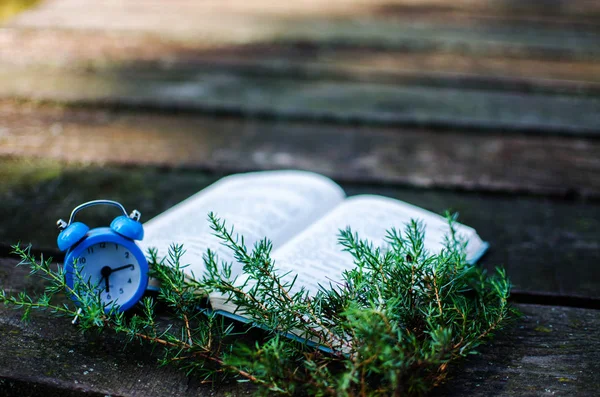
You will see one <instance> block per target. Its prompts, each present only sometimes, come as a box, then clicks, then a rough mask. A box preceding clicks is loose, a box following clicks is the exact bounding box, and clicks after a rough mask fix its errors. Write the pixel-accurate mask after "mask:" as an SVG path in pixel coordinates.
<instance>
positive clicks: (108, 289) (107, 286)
mask: <svg viewBox="0 0 600 397" xmlns="http://www.w3.org/2000/svg"><path fill="white" fill-rule="evenodd" d="M102 279H104V281H105V283H106V284H105V285H106V292H110V285H109V282H108V277H105V276H102V278H101V279H100V282H102Z"/></svg>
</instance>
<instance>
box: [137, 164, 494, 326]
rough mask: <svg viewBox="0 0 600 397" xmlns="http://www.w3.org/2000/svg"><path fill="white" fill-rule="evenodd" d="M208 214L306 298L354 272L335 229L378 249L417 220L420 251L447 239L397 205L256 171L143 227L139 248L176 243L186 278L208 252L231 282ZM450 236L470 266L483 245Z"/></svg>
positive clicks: (441, 225)
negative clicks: (262, 249)
mask: <svg viewBox="0 0 600 397" xmlns="http://www.w3.org/2000/svg"><path fill="white" fill-rule="evenodd" d="M211 211H212V212H214V213H215V214H216V215H217V216H218V217H219V218H221V219H223V220H225V221H226V222H227V224H228V225H229V226H234V228H235V232H236V233H238V234H240V235H243V236H244V239H245V243H246V245H247V246H248V247H249V248H251V247H252V246H253V245H254V243H255V242H256V241H258V240H260V239H263V238H265V237H267V238H269V239H270V240H271V241H272V243H273V252H272V258H273V259H274V260H275V267H276V268H277V269H279V271H281V274H285V273H288V272H289V273H292V274H297V275H298V277H297V279H296V283H295V286H297V287H300V286H304V287H305V288H306V289H307V290H308V291H309V292H311V293H314V292H316V291H317V290H318V289H319V285H325V286H326V285H329V284H330V283H332V282H333V283H335V282H339V281H342V277H341V275H342V272H343V271H344V270H346V269H350V268H352V267H353V266H354V264H353V258H352V256H351V255H350V254H349V253H347V252H343V251H342V247H341V246H340V245H339V244H338V242H337V240H338V235H339V231H340V229H345V228H346V227H347V226H350V227H351V229H352V231H353V232H356V233H358V235H359V237H360V238H361V239H366V240H369V241H371V242H372V243H373V244H374V245H375V246H383V244H384V237H385V235H386V231H387V230H389V229H391V228H392V227H395V228H396V229H400V230H403V229H404V225H405V224H406V223H408V222H409V221H410V220H411V219H418V220H420V221H422V222H423V224H424V225H425V248H426V249H427V250H429V251H430V252H437V251H439V250H441V249H442V247H443V241H444V236H445V235H446V234H448V232H449V227H448V223H447V221H446V219H445V218H443V217H441V216H439V215H436V214H434V213H431V212H429V211H426V210H424V209H422V208H419V207H416V206H414V205H411V204H408V203H405V202H402V201H399V200H395V199H391V198H387V197H383V196H375V195H359V196H354V197H349V198H347V197H346V195H345V193H344V191H343V190H342V188H341V187H340V186H338V185H337V184H336V183H334V182H333V181H332V180H331V179H329V178H326V177H324V176H322V175H319V174H315V173H311V172H305V171H263V172H253V173H247V174H238V175H232V176H228V177H226V178H223V179H221V180H220V181H218V182H217V183H215V184H213V185H211V186H209V187H208V188H206V189H204V190H202V191H200V192H199V193H197V194H195V195H193V196H192V197H190V198H188V199H187V200H185V201H183V202H181V203H179V204H178V205H176V206H174V207H173V208H171V209H169V210H168V211H166V212H164V213H162V214H160V215H158V216H157V217H155V218H154V219H152V220H150V221H148V222H147V223H146V224H144V229H145V234H146V236H145V238H144V241H143V244H142V248H144V249H145V248H149V247H155V248H157V249H158V251H159V255H165V254H166V252H167V249H168V247H169V246H170V245H171V244H173V243H177V244H183V245H184V248H185V250H186V253H185V255H184V257H183V263H189V264H190V266H189V267H187V268H186V271H188V272H189V274H190V275H191V274H192V273H193V274H196V275H200V274H202V273H203V272H204V269H203V265H204V262H203V254H205V253H206V249H207V248H210V249H211V250H213V251H215V252H216V253H217V255H218V257H219V259H220V260H225V261H227V262H233V266H232V276H233V277H235V276H240V277H243V275H242V274H241V272H242V269H241V265H240V264H236V263H235V261H234V259H233V256H232V253H231V252H230V250H228V249H227V248H225V247H223V246H221V245H220V242H219V240H218V239H217V238H216V237H215V236H213V234H212V230H211V229H210V225H209V222H208V220H207V215H208V213H209V212H211ZM455 230H456V232H457V234H458V235H460V236H462V238H464V239H466V240H467V241H468V245H467V252H466V253H467V259H468V260H469V261H470V262H475V261H476V260H477V259H479V258H480V257H481V255H483V253H484V252H485V251H486V249H487V247H488V244H487V243H485V242H484V241H482V240H481V238H480V237H479V236H478V235H477V233H476V232H475V230H474V229H472V228H470V227H468V226H465V225H461V224H456V225H455ZM209 299H210V302H211V305H212V307H213V309H214V310H220V311H222V312H223V314H229V315H230V317H234V318H238V319H240V318H239V315H235V313H236V308H235V307H231V305H230V304H229V303H228V302H227V299H226V298H224V297H222V296H212V295H211V296H209Z"/></svg>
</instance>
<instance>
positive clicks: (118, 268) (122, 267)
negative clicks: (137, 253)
mask: <svg viewBox="0 0 600 397" xmlns="http://www.w3.org/2000/svg"><path fill="white" fill-rule="evenodd" d="M129 268H134V266H133V264H129V265H125V266H121V267H117V268H116V269H112V272H113V273H114V272H118V271H119V270H124V269H129Z"/></svg>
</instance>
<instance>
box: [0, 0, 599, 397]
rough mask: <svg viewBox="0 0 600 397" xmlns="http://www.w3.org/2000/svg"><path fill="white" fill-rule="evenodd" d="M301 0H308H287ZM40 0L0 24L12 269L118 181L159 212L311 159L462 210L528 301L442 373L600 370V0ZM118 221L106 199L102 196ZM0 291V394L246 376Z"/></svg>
mask: <svg viewBox="0 0 600 397" xmlns="http://www.w3.org/2000/svg"><path fill="white" fill-rule="evenodd" d="M288 3H289V2H288ZM288 3H281V4H279V3H278V4H277V5H273V2H267V1H263V0H258V1H253V2H248V1H241V0H240V1H238V0H235V1H231V2H219V1H205V2H193V1H187V0H171V1H169V2H166V1H160V0H153V1H138V0H132V1H128V2H127V3H123V2H120V1H116V0H106V1H102V2H87V1H83V0H54V1H50V0H48V1H42V2H41V3H39V4H38V5H37V6H36V7H35V8H33V9H31V10H29V11H27V12H24V13H22V14H20V15H18V16H17V17H15V18H14V19H12V20H11V21H9V22H8V23H7V24H6V25H5V26H3V27H2V28H0V81H1V82H2V83H1V84H0V182H1V187H0V202H1V203H2V205H1V206H0V219H1V220H2V221H1V222H0V287H2V288H4V289H8V290H11V291H20V290H28V291H36V290H39V289H40V288H41V286H40V285H39V284H37V283H35V282H34V280H32V279H30V278H28V277H27V271H26V269H23V268H16V267H15V264H16V260H15V259H14V258H12V257H10V255H9V251H10V249H9V245H10V244H13V243H16V242H18V241H21V242H31V243H32V244H33V247H34V249H35V250H36V252H39V253H44V254H45V255H53V256H54V257H55V259H57V260H60V254H59V253H58V252H57V250H56V249H55V238H56V229H55V227H54V222H55V221H56V219H58V218H59V217H65V216H66V215H68V213H69V212H70V210H71V209H72V208H73V207H74V206H76V205H77V204H80V203H81V202H84V201H86V200H90V199H95V198H99V197H110V198H113V199H116V200H119V201H121V202H123V204H125V205H126V206H127V207H136V208H138V209H139V210H140V211H141V212H142V214H143V216H144V219H149V218H150V217H152V216H154V215H156V214H158V213H160V212H162V211H164V210H166V209H167V208H169V207H170V206H172V205H173V204H175V203H177V202H179V201H180V200H182V199H184V198H185V197H187V196H189V195H190V194H192V193H194V192H196V191H198V190H200V189H202V188H204V187H205V186H207V185H209V184H210V183H212V182H214V181H215V180H217V179H218V178H220V177H221V176H224V175H227V174H230V173H234V172H241V171H248V170H257V169H277V168H300V169H307V170H312V171H316V172H320V173H323V174H326V175H328V176H331V177H332V178H334V179H335V180H336V181H338V182H339V183H340V184H341V185H342V186H343V187H344V189H345V190H346V191H347V192H348V193H349V194H357V193H370V192H372V193H378V194H384V195H388V196H391V197H397V198H400V199H402V200H405V201H408V202H412V203H415V204H417V205H419V206H422V207H425V208H428V209H430V210H433V211H436V212H441V211H443V210H445V209H452V210H456V211H459V212H460V214H461V220H462V221H463V222H464V223H466V224H468V225H471V226H473V227H475V228H476V229H477V230H478V232H479V233H480V235H481V236H482V238H484V239H485V240H487V241H489V242H490V243H491V250H490V252H489V254H487V255H486V256H485V257H484V258H483V260H482V261H481V265H482V266H485V267H487V268H490V269H493V268H494V266H496V265H502V266H504V267H505V268H506V270H507V272H508V274H509V276H510V278H511V280H512V281H513V283H514V293H513V301H514V302H515V304H516V305H517V307H518V308H519V309H520V310H521V311H522V312H523V313H524V317H523V318H522V319H520V320H519V321H518V322H517V323H516V324H515V325H514V327H512V328H511V329H510V330H509V331H508V332H506V333H505V334H503V335H500V336H499V337H498V338H497V339H496V340H495V341H494V342H493V343H492V344H491V345H489V346H486V347H484V348H482V349H481V353H482V354H481V355H479V356H474V357H473V358H470V359H469V360H467V361H466V362H465V364H464V366H462V367H459V368H456V369H455V371H454V372H453V374H452V375H453V376H452V377H451V379H450V380H449V381H448V383H447V384H446V385H444V386H443V387H442V388H441V389H439V390H437V391H436V392H435V393H437V394H439V395H455V396H460V395H465V394H467V393H468V394H473V395H477V396H489V395H593V394H595V393H596V392H597V390H596V389H597V385H598V384H599V383H600V375H598V374H599V373H600V364H599V363H600V334H599V333H598V332H597V329H598V327H599V326H600V311H598V309H600V270H599V269H600V268H599V267H598V263H600V239H599V236H600V232H599V231H600V204H599V203H600V202H599V201H598V200H599V198H600V160H599V159H600V61H599V60H600V4H596V2H593V1H585V0H574V1H570V2H558V1H556V2H555V1H552V2H551V1H548V2H535V1H522V2H513V1H506V0H491V1H487V2H481V4H479V3H473V2H471V1H466V0H458V1H452V2H450V1H447V0H427V1H422V2H414V1H409V0H395V1H392V0H390V1H383V0H373V1H369V2H366V1H358V0H329V1H322V2H296V3H293V2H292V3H289V4H288ZM90 216H91V217H90V218H89V221H90V223H92V224H93V223H94V222H96V223H98V224H102V223H103V222H104V221H105V218H103V214H102V213H98V214H94V215H90ZM19 318H20V313H18V312H15V311H11V310H9V309H6V308H0V334H1V335H2V338H0V394H3V395H15V396H17V395H18V396H22V395H42V394H43V395H60V396H65V395H68V396H69V395H70V396H78V395H80V394H83V393H87V394H90V395H98V396H103V395H124V396H130V395H144V396H154V395H156V396H165V395H198V394H200V395H208V394H209V393H213V392H214V393H216V394H217V395H246V394H248V393H249V392H250V391H251V389H250V388H248V387H247V386H245V387H244V386H238V385H224V386H219V387H217V388H216V389H215V390H213V389H211V386H208V385H203V384H201V383H200V382H199V381H198V380H197V379H194V378H193V377H190V378H188V377H185V376H184V375H183V374H181V373H178V372H176V371H174V370H172V369H169V368H158V367H157V365H156V360H155V357H152V356H151V355H149V354H147V352H146V351H145V350H142V349H140V348H139V347H135V346H129V347H127V348H125V347H124V346H123V345H122V341H120V340H119V339H117V338H115V337H113V336H110V335H86V336H82V335H80V334H79V333H78V332H77V330H76V329H74V328H73V327H72V326H71V325H70V323H69V322H68V321H63V320H57V319H54V318H51V317H49V316H46V315H42V314H36V315H35V316H34V318H33V321H32V322H31V323H29V324H24V323H22V322H20V321H19Z"/></svg>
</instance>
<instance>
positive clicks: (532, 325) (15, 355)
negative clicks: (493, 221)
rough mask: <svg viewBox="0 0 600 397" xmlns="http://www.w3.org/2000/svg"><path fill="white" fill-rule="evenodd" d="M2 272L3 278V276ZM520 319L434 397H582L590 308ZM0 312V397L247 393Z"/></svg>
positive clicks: (532, 312)
mask: <svg viewBox="0 0 600 397" xmlns="http://www.w3.org/2000/svg"><path fill="white" fill-rule="evenodd" d="M15 265H16V260H14V259H0V283H1V284H2V285H3V286H4V288H8V289H10V290H23V289H26V290H28V291H30V292H32V291H36V290H37V291H39V290H40V288H41V286H40V284H39V283H33V279H28V278H27V277H26V274H27V271H28V270H27V269H26V268H18V269H17V270H15V268H14V266H15ZM5 271H6V272H5ZM518 308H519V309H520V310H521V311H522V312H523V313H524V315H525V316H524V317H523V318H522V319H521V320H520V321H519V322H518V323H516V325H515V326H514V327H513V328H511V329H509V330H507V332H506V333H504V334H501V335H500V336H499V337H498V338H497V339H496V340H495V341H494V342H493V343H492V344H491V345H490V346H487V347H484V348H482V349H480V350H481V353H482V354H481V355H478V356H473V357H472V358H470V359H468V360H467V361H466V363H465V365H464V366H459V367H457V369H456V370H455V371H454V372H453V373H452V374H451V375H452V377H451V379H450V380H449V382H448V383H447V385H445V386H444V387H443V388H442V389H441V390H438V391H437V393H438V394H439V395H447V396H461V395H465V394H469V395H474V396H489V395H507V396H511V395H523V394H540V393H544V392H548V391H550V392H556V393H561V394H563V395H591V394H593V393H594V391H595V388H596V386H597V382H598V371H599V370H600V366H599V364H598V363H599V362H600V361H599V359H600V355H599V354H600V353H599V352H600V339H599V338H598V335H597V333H595V332H593V331H594V330H595V329H596V328H597V327H598V326H599V325H600V313H599V312H598V311H597V310H589V309H576V308H561V307H554V306H536V305H519V306H518ZM20 317H21V313H20V312H18V311H12V310H9V309H7V308H0V332H1V333H2V335H3V338H1V339H0V361H1V362H2V363H3V365H2V366H1V367H0V390H2V392H3V395H6V396H27V395H42V394H43V395H46V396H64V395H72V396H77V395H80V394H83V393H86V395H92V396H96V395H98V396H101V395H106V394H110V395H122V396H171V395H173V396H174V395H179V396H188V395H189V396H196V395H200V396H204V395H206V396H209V395H217V396H242V395H248V394H250V391H251V390H252V389H251V388H249V387H248V386H246V387H244V386H243V385H235V384H225V385H216V386H214V388H213V386H211V385H203V384H201V382H200V381H199V380H198V379H195V378H193V377H190V378H187V377H186V376H184V375H183V374H182V373H181V372H177V371H175V370H173V369H171V368H168V367H158V366H157V365H156V359H157V356H156V355H152V353H151V352H150V351H149V350H148V349H143V348H140V347H139V346H136V345H135V344H134V345H130V346H128V347H125V346H124V345H123V343H122V339H120V338H116V337H113V336H111V335H109V334H103V335H96V336H94V335H93V334H91V335H88V336H83V335H81V334H80V333H79V332H78V331H77V329H76V328H75V327H73V326H72V325H71V323H70V322H69V321H67V320H58V319H55V318H52V317H49V316H47V315H43V314H41V313H34V315H33V317H32V321H31V322H30V323H28V324H26V323H23V322H21V320H20Z"/></svg>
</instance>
